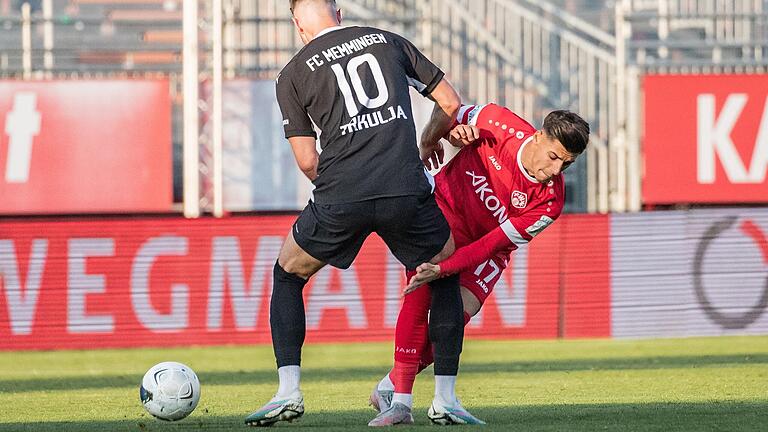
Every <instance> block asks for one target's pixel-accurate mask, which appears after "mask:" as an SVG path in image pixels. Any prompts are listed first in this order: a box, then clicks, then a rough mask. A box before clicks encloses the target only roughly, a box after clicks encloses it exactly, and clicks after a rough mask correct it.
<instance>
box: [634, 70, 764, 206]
mask: <svg viewBox="0 0 768 432" xmlns="http://www.w3.org/2000/svg"><path fill="white" fill-rule="evenodd" d="M643 90H644V92H645V108H644V118H645V121H644V123H645V126H644V131H645V138H644V142H643V153H644V156H645V174H644V177H643V201H644V202H645V203H649V204H674V203H765V202H768V178H766V174H767V173H768V75H651V76H646V77H645V78H644V80H643Z"/></svg>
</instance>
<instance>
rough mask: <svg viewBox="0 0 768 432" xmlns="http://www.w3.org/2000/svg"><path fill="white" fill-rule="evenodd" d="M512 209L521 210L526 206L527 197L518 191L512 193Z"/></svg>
mask: <svg viewBox="0 0 768 432" xmlns="http://www.w3.org/2000/svg"><path fill="white" fill-rule="evenodd" d="M511 204H512V207H515V208H519V209H523V208H525V206H527V205H528V195H526V194H525V193H523V192H520V191H514V192H512V202H511Z"/></svg>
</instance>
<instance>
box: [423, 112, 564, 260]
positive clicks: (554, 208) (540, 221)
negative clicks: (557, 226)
mask: <svg viewBox="0 0 768 432" xmlns="http://www.w3.org/2000/svg"><path fill="white" fill-rule="evenodd" d="M458 121H459V123H461V124H469V125H475V126H477V127H478V129H479V130H480V139H479V140H478V141H476V142H475V143H474V144H473V147H474V148H464V149H462V150H461V151H460V152H459V153H458V154H457V155H456V157H454V158H453V160H451V162H450V163H449V164H448V165H446V166H445V167H444V168H443V169H442V170H441V171H440V172H439V173H438V174H437V176H436V181H437V192H436V194H437V198H438V201H439V202H440V204H441V205H440V207H441V209H442V210H443V213H444V214H445V216H446V218H447V219H448V221H449V223H450V225H451V229H452V231H453V233H454V236H455V238H456V245H457V247H461V246H465V245H467V244H469V243H471V242H473V241H475V240H478V239H480V238H482V237H483V236H485V235H486V234H488V233H490V232H491V231H493V230H495V229H501V230H503V232H504V234H505V235H506V237H507V238H508V240H509V242H510V243H511V244H509V249H508V250H507V253H508V252H509V250H512V249H515V248H516V247H517V246H521V245H524V244H527V243H528V242H529V241H530V240H531V239H533V237H535V236H536V235H537V234H539V233H540V232H541V231H542V230H544V229H545V228H546V227H547V226H549V225H550V224H552V222H554V220H555V219H557V217H558V216H560V213H561V212H562V210H563V204H564V199H565V186H564V185H565V182H564V179H563V176H562V174H561V175H557V176H554V177H553V178H552V179H551V180H550V181H549V182H548V183H547V184H543V183H539V182H538V181H536V179H535V178H533V177H532V176H530V175H529V174H528V172H527V171H526V170H525V168H524V167H523V164H522V161H521V155H522V151H523V148H524V147H525V146H526V145H527V144H528V143H530V142H531V140H532V139H533V134H534V133H535V132H536V129H535V128H534V127H533V126H531V125H530V124H529V123H528V122H526V121H525V120H523V119H522V118H520V117H518V116H517V115H516V114H515V113H513V112H512V111H510V110H508V109H507V108H504V107H501V106H498V105H495V104H489V105H483V106H463V107H462V108H461V110H460V111H459V114H458ZM473 150H474V151H473Z"/></svg>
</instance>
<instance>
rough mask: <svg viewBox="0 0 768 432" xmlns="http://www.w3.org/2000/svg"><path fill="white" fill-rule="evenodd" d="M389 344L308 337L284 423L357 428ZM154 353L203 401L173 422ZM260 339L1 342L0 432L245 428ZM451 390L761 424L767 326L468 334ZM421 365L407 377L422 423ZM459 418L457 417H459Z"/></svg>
mask: <svg viewBox="0 0 768 432" xmlns="http://www.w3.org/2000/svg"><path fill="white" fill-rule="evenodd" d="M391 358H392V354H391V344H389V343H378V344H350V345H310V346H307V347H306V348H305V350H304V365H305V367H304V369H303V376H302V379H303V383H302V388H303V390H304V396H305V403H306V414H305V415H304V417H303V418H302V419H301V421H299V422H297V423H295V424H292V425H279V426H276V427H278V428H281V429H283V430H288V428H292V429H296V430H314V429H322V430H339V431H351V430H368V428H367V427H366V426H365V425H366V424H367V422H368V421H369V420H370V419H371V418H373V416H374V414H375V412H374V411H373V410H372V409H371V408H369V407H368V406H367V399H368V394H369V392H370V390H371V388H372V386H373V383H374V382H375V381H376V380H378V379H379V378H380V377H381V376H382V375H383V374H384V373H385V372H386V371H387V370H388V368H389V366H390V364H391ZM163 360H176V361H181V362H184V363H187V364H188V365H189V366H191V367H192V368H193V369H195V371H196V372H197V373H198V375H199V377H200V381H201V383H202V399H201V401H200V405H199V406H198V407H197V410H196V411H195V412H194V413H192V415H191V416H190V417H189V418H187V419H185V420H182V421H180V422H176V423H165V422H160V421H157V420H154V419H153V418H152V417H150V416H148V415H147V414H146V413H145V412H144V410H143V408H142V407H141V404H140V403H139V396H138V387H139V382H140V380H141V376H142V375H143V373H144V372H145V371H146V369H148V368H149V367H150V366H152V365H153V364H155V363H157V362H160V361H163ZM276 383H277V377H276V373H275V370H274V358H273V356H272V351H271V348H270V347H269V346H257V347H195V348H187V349H166V350H159V349H132V350H103V351H47V352H22V353H15V352H4V353H0V431H11V430H13V431H16V430H19V431H23V430H28V431H57V432H61V431H187V430H193V431H196V430H205V431H222V430H241V431H242V430H248V429H247V428H246V427H245V426H244V425H243V423H242V421H243V418H244V417H245V415H247V414H248V413H249V412H250V411H252V410H253V409H255V408H257V407H258V406H260V405H261V404H263V403H264V402H266V401H267V400H268V399H269V398H270V397H271V396H272V393H273V392H274V391H275V389H276ZM458 392H459V395H460V397H461V398H462V402H463V403H464V406H465V407H467V408H469V409H470V410H471V412H472V413H474V414H475V415H477V416H478V417H480V418H482V419H484V420H486V421H487V422H488V426H486V427H484V428H483V430H493V431H512V430H514V431H598V430H615V431H664V432H668V431H767V430H768V337H765V336H760V337H728V338H699V339H665V340H652V341H609V340H583V341H532V342H531V341H525V342H485V341H468V342H467V343H466V344H465V349H464V355H463V357H462V368H461V374H460V377H459V383H458ZM431 394H432V374H431V372H430V371H429V370H428V371H426V373H424V374H423V375H421V376H420V377H419V379H418V380H417V383H416V388H415V394H414V399H415V407H414V408H415V410H414V414H415V418H416V423H417V425H416V426H414V427H407V428H398V429H397V430H403V431H407V430H411V429H425V428H427V427H430V430H434V428H435V427H434V426H427V425H428V420H427V418H426V410H427V408H428V405H429V403H430V401H431ZM463 429H465V428H463Z"/></svg>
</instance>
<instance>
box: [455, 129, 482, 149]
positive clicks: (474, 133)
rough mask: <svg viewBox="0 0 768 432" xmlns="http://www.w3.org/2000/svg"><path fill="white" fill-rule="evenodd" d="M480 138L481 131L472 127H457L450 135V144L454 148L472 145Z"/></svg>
mask: <svg viewBox="0 0 768 432" xmlns="http://www.w3.org/2000/svg"><path fill="white" fill-rule="evenodd" d="M479 138H480V129H478V128H477V126H472V125H463V124H460V125H456V127H454V128H453V129H452V130H451V133H450V134H448V142H450V143H451V145H452V146H454V147H462V146H467V145H470V144H472V143H473V142H475V141H477V140H478V139H479Z"/></svg>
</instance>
